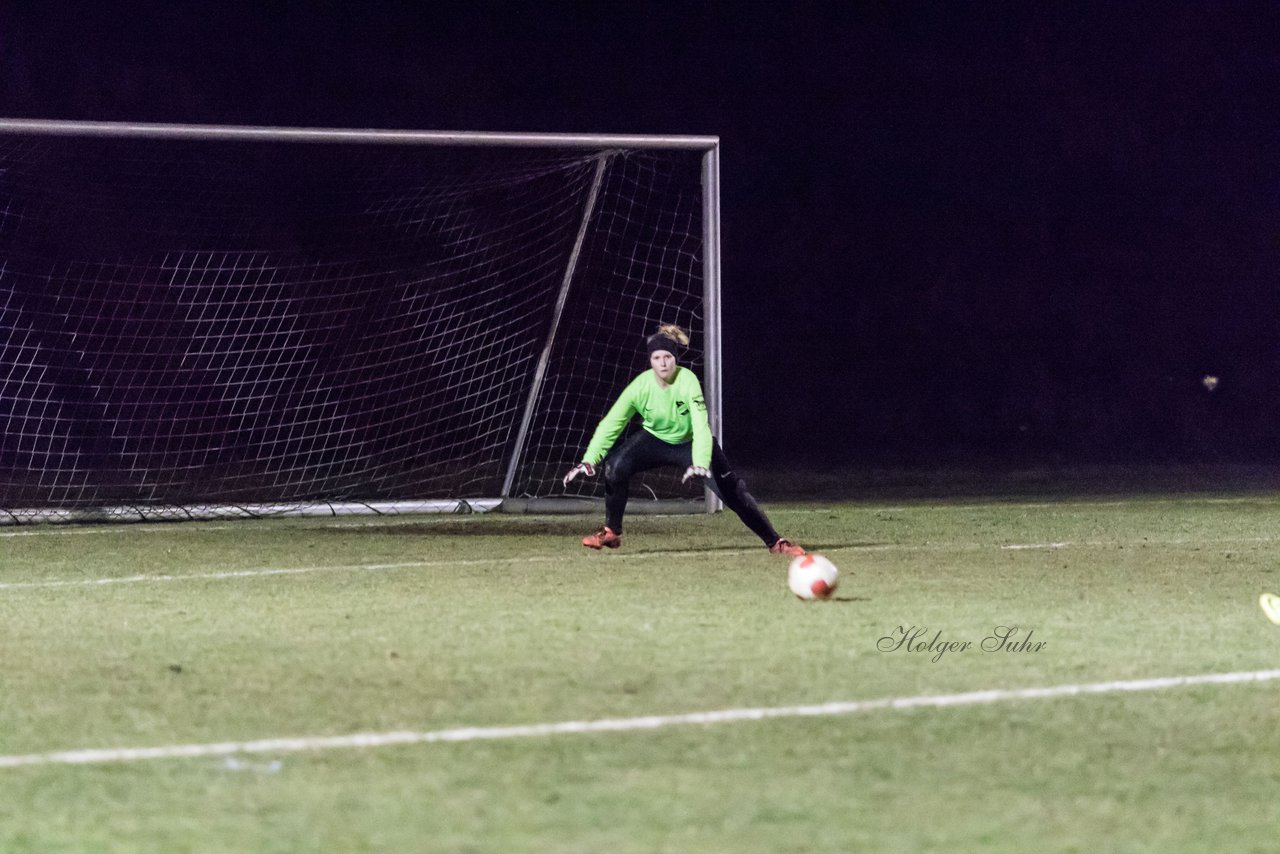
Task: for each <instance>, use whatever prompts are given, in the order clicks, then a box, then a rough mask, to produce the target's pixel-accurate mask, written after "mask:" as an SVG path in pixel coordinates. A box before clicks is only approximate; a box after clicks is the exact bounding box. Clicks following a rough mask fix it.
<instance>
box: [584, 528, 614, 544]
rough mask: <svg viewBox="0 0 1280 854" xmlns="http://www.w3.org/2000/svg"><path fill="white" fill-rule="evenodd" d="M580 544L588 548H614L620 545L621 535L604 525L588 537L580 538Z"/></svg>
mask: <svg viewBox="0 0 1280 854" xmlns="http://www.w3.org/2000/svg"><path fill="white" fill-rule="evenodd" d="M582 544H583V545H584V546H586V547H587V548H589V549H597V550H599V549H616V548H617V547H618V546H620V545H622V536H621V535H620V534H615V533H614V532H613V529H612V528H610V527H608V526H605V527H603V528H601V529H600V530H598V531H596V532H595V533H594V534H592V535H591V536H589V537H583V538H582Z"/></svg>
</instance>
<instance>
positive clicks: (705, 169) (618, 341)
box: [0, 121, 719, 522]
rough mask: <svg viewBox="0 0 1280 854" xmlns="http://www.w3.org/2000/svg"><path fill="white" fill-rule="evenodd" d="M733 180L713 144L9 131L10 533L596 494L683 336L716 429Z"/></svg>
mask: <svg viewBox="0 0 1280 854" xmlns="http://www.w3.org/2000/svg"><path fill="white" fill-rule="evenodd" d="M717 164H718V161H717V147H716V140H715V139H714V138H708V137H669V138H656V137H655V138H650V137H588V136H583V137H573V136H561V135H503V134H444V133H409V132H404V133H402V132H385V131H363V132H357V131H346V132H342V131H319V130H284V129H266V128H209V127H187V126H173V125H152V126H145V125H112V124H107V123H101V124H84V123H79V124H76V123H53V122H43V123H41V122H22V121H7V122H0V407H2V408H3V413H4V418H5V423H6V429H5V430H4V431H3V434H0V516H3V518H4V519H5V520H7V521H11V522H12V521H19V522H20V521H26V520H28V519H34V518H53V519H58V518H98V517H110V518H117V517H118V518H144V519H145V518H166V517H185V516H192V517H204V516H209V515H221V514H226V513H248V514H257V513H290V512H293V513H300V512H331V511H334V510H335V509H342V508H345V509H351V510H357V511H360V510H366V511H367V510H368V509H373V510H375V511H392V510H428V509H444V510H456V509H462V510H466V509H486V508H488V507H490V506H493V505H494V504H495V503H497V502H500V501H501V500H503V499H514V500H518V499H525V500H528V499H537V500H541V499H548V498H566V497H567V498H574V499H583V498H597V499H598V498H599V497H600V496H601V495H602V494H603V492H602V485H601V484H600V483H599V479H594V480H593V479H582V478H580V479H579V480H577V481H575V482H574V484H572V485H571V488H570V489H568V490H566V489H565V488H564V487H562V486H561V484H560V477H561V476H562V475H563V473H564V471H565V470H567V469H568V468H569V467H570V466H571V465H572V464H573V463H574V462H575V461H577V460H578V459H579V457H580V455H581V453H582V450H583V449H584V448H585V446H586V442H587V440H588V438H589V437H590V433H591V431H592V429H593V428H594V426H595V424H596V423H597V422H598V420H599V419H600V418H601V416H603V414H604V413H605V411H606V410H607V409H608V407H609V405H610V404H611V403H612V401H613V399H614V398H615V397H616V395H617V394H618V393H619V392H620V391H621V390H622V388H623V387H624V386H625V384H626V383H627V382H628V381H629V380H630V379H631V378H632V377H633V376H634V375H635V374H637V373H639V372H640V371H641V370H643V369H644V368H645V367H647V360H646V358H645V354H644V351H643V347H642V340H643V337H644V335H645V334H646V333H647V332H649V331H651V330H652V329H653V327H655V326H656V325H657V324H658V323H659V322H662V321H669V322H673V323H678V324H680V325H682V326H684V327H685V328H687V329H689V330H690V331H691V332H692V337H693V343H692V348H691V353H690V355H689V361H688V364H689V365H690V366H691V367H692V368H693V369H694V370H695V371H696V372H698V374H699V376H701V377H702V379H703V383H704V385H705V386H707V391H708V401H709V403H710V404H711V406H712V419H713V426H716V427H718V421H719V408H718V400H719V394H718V392H719V376H718V373H719V358H718V352H719V341H718V333H719V329H718V327H719V311H718V305H717V299H718V273H717V271H718V246H717V243H718V223H717V221H718V200H717V192H718V183H717V182H718V179H717V171H718V165H717ZM633 495H635V496H636V497H637V499H638V500H642V499H643V498H644V497H652V498H657V499H664V500H669V499H675V500H678V501H687V502H689V501H693V500H696V499H698V498H699V497H700V496H701V495H702V490H701V488H694V487H692V486H688V487H685V486H681V485H680V483H679V481H678V473H675V474H665V475H657V476H649V477H647V478H646V479H645V480H644V482H643V483H642V484H639V488H637V489H633Z"/></svg>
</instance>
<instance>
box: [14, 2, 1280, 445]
mask: <svg viewBox="0 0 1280 854" xmlns="http://www.w3.org/2000/svg"><path fill="white" fill-rule="evenodd" d="M205 5H210V6H211V5H212V4H160V3H146V2H144V3H129V4H110V3H104V4H99V5H96V6H88V5H86V6H85V7H84V8H83V9H81V10H79V12H78V13H66V14H63V15H62V16H60V17H58V18H56V19H55V18H53V17H51V16H50V14H49V13H48V12H47V11H46V10H45V8H44V7H37V5H36V4H28V5H24V4H6V5H5V6H3V7H0V114H4V115H7V116H9V117H33V118H34V117H39V118H61V119H109V120H138V121H165V122H199V123H234V124H269V125H304V126H354V127H388V128H425V129H449V130H495V131H513V130H533V131H590V132H622V133H632V132H634V133H699V134H702V133H708V134H718V135H719V136H720V137H721V138H722V145H723V149H722V157H723V162H722V182H723V203H724V222H723V230H724V299H725V329H726V357H727V367H726V388H725V402H726V421H727V424H728V428H727V435H726V446H727V447H728V448H729V449H730V451H731V452H733V453H735V454H737V453H742V454H752V455H754V456H756V457H768V456H774V457H794V456H799V455H802V454H804V453H806V452H809V451H812V450H813V449H815V448H820V449H822V450H823V452H824V453H828V454H835V455H837V456H840V457H845V458H850V459H862V460H877V459H895V460H930V459H933V460H938V459H954V458H956V457H957V456H962V455H969V456H975V455H976V456H980V457H983V458H1000V459H1020V458H1045V459H1059V460H1062V459H1065V460H1075V459H1111V460H1115V459H1137V458H1158V459H1173V458H1178V459H1182V458H1191V459H1204V458H1206V457H1208V458H1212V459H1264V458H1265V459H1274V458H1276V457H1277V456H1280V454H1278V453H1277V450H1280V424H1277V421H1276V418H1275V417H1274V415H1273V408H1274V407H1273V401H1274V400H1275V398H1276V392H1277V391H1280V378H1278V377H1280V348H1278V346H1277V344H1278V342H1277V327H1278V326H1280V312H1278V309H1280V275H1278V274H1280V260H1278V259H1280V240H1278V238H1280V170H1278V168H1277V167H1280V119H1278V118H1277V115H1280V113H1278V112H1277V110H1276V106H1275V105H1276V104H1277V103H1280V51H1277V50H1276V49H1275V48H1274V45H1275V44H1277V43H1280V39H1278V38H1277V37H1278V36H1280V7H1278V6H1276V5H1274V4H1267V3H1225V4H1223V3H1208V2H1206V3H1169V4H1139V5H1134V4H1123V3H1122V4H1112V3H1049V4H1040V3H1034V4H1033V3H1027V4H1007V5H1006V4H996V5H989V4H960V3H938V4H898V3H869V4H818V3H813V4H807V3H799V4H793V5H791V6H790V7H789V8H787V4H757V5H754V6H753V5H752V4H729V3H724V4H700V3H687V4H686V3H665V4H626V6H627V8H625V9H624V10H622V11H619V9H618V8H616V7H618V6H622V5H623V4H606V3H586V2H582V3H511V4H492V5H490V4H473V5H472V6H471V7H470V8H469V9H468V10H467V11H448V10H449V9H451V8H452V7H436V8H435V9H434V10H433V11H430V12H424V11H421V10H420V9H419V8H418V7H419V6H422V7H427V6H431V5H433V4H416V3H415V4H409V3H405V4H399V5H387V4H377V3H373V4H350V3H336V2H335V3H327V2H317V3H271V4H264V6H265V8H263V7H258V6H254V5H250V4H244V5H242V6H239V7H236V6H235V5H234V4H231V5H222V4H219V5H222V8H221V9H220V10H219V11H217V12H202V13H195V12H193V11H191V9H195V8H198V7H203V6H205ZM846 6H847V7H848V8H843V7H846ZM175 7H176V10H175ZM459 8H461V7H459ZM835 8H843V11H838V12H837V11H831V10H832V9H835ZM126 9H127V10H128V11H127V13H126V12H125V11H124V10H126ZM751 9H758V10H765V9H771V10H772V11H748V10H751ZM1205 374H1215V375H1217V376H1219V377H1220V378H1221V385H1220V386H1219V388H1218V389H1217V390H1216V391H1214V392H1213V393H1209V392H1206V391H1205V389H1204V387H1203V386H1202V385H1201V383H1200V380H1201V378H1202V377H1203V376H1204V375H1205Z"/></svg>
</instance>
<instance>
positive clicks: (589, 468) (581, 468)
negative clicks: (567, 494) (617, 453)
mask: <svg viewBox="0 0 1280 854" xmlns="http://www.w3.org/2000/svg"><path fill="white" fill-rule="evenodd" d="M580 474H585V475H586V476H587V477H595V476H596V467H595V466H593V465H591V463H587V462H582V463H578V464H577V465H576V466H574V467H573V468H571V469H569V473H568V474H566V475H565V476H564V485H565V486H568V485H569V482H570V481H571V480H573V479H574V478H575V477H577V476H578V475H580Z"/></svg>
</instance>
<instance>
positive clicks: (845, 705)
mask: <svg viewBox="0 0 1280 854" xmlns="http://www.w3.org/2000/svg"><path fill="white" fill-rule="evenodd" d="M1275 679H1280V670H1255V671H1251V672H1242V673H1206V674H1201V675H1195V676H1168V677H1162V678H1158V679H1133V680H1126V681H1119V682H1093V683H1086V684H1080V685H1052V686H1049V687H1045V688H1019V689H1015V690H1002V689H993V690H988V691H971V692H968V693H964V694H935V695H925V696H915V697H891V698H885V699H880V700H853V701H848V702H834V703H820V704H817V705H808V706H773V707H766V708H754V709H752V708H743V709H721V710H717V711H709V712H688V713H684V714H676V715H650V716H645V717H634V718H604V719H599V720H591V721H560V722H557V723H541V724H522V725H516V726H493V727H462V728H459V729H443V730H429V731H426V732H409V731H400V732H363V733H352V734H350V735H338V736H299V737H291V738H266V739H259V740H256V741H223V742H214V743H209V744H172V745H166V746H160V747H115V748H90V749H84V750H63V751H55V752H51V753H28V754H16V755H11V756H0V768H19V767H23V766H33V765H93V764H103V763H109V762H140V761H146V760H152V759H189V758H195V757H203V756H234V755H238V754H245V753H270V754H280V753H298V752H303V751H316V750H341V749H351V748H357V749H358V748H370V747H388V746H392V745H411V744H438V743H448V742H465V741H495V740H501V739H512V738H539V737H548V736H556V735H579V734H589V733H605V732H635V731H639V730H657V729H665V728H667V727H675V726H692V725H704V726H705V725H714V724H728V723H740V722H746V721H763V720H774V719H779V718H813V717H836V716H842V715H852V714H858V713H861V712H874V711H880V710H885V709H891V710H902V709H920V708H953V707H957V706H976V705H985V704H991V703H1002V702H1007V701H1011V700H1050V699H1055V698H1061V697H1079V696H1082V695H1093V694H1112V693H1125V692H1128V693H1132V692H1139V691H1158V690H1163V689H1167V688H1183V687H1188V686H1194V685H1229V684H1237V683H1244V682H1268V681H1271V680H1275Z"/></svg>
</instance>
